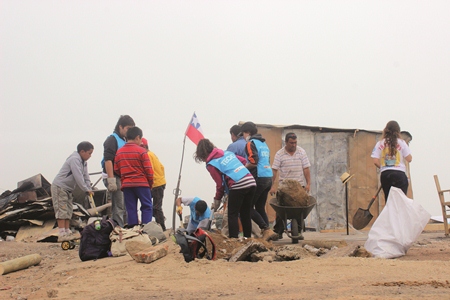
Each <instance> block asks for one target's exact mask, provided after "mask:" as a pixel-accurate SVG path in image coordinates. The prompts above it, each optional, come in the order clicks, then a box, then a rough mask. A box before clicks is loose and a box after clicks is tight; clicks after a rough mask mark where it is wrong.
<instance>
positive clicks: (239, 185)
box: [230, 173, 256, 190]
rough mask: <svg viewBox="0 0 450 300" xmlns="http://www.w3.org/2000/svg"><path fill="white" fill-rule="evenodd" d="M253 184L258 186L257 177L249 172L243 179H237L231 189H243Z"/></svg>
mask: <svg viewBox="0 0 450 300" xmlns="http://www.w3.org/2000/svg"><path fill="white" fill-rule="evenodd" d="M251 186H256V181H255V178H254V177H253V175H252V174H250V173H249V174H247V175H245V176H244V177H242V179H240V180H238V181H236V182H235V183H234V184H233V185H232V186H231V187H230V190H241V189H246V188H249V187H251Z"/></svg>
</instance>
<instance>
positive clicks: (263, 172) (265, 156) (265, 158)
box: [252, 139, 273, 177]
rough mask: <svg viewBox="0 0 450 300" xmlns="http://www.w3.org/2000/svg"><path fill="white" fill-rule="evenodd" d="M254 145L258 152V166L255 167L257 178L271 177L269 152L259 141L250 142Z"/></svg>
mask: <svg viewBox="0 0 450 300" xmlns="http://www.w3.org/2000/svg"><path fill="white" fill-rule="evenodd" d="M252 142H253V143H255V146H256V149H257V150H258V158H259V160H258V164H257V165H256V171H257V174H258V177H272V175H273V173H272V168H271V167H270V150H269V147H267V144H266V143H263V142H261V141H260V140H256V139H254V140H252Z"/></svg>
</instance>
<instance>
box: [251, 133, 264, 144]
mask: <svg viewBox="0 0 450 300" xmlns="http://www.w3.org/2000/svg"><path fill="white" fill-rule="evenodd" d="M250 140H258V141H261V142H265V141H266V139H265V138H263V137H262V135H261V134H259V133H257V134H255V135H252V136H251V137H250Z"/></svg>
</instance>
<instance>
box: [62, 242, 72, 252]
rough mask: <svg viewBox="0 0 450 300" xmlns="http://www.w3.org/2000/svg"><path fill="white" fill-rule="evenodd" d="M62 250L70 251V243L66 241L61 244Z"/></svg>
mask: <svg viewBox="0 0 450 300" xmlns="http://www.w3.org/2000/svg"><path fill="white" fill-rule="evenodd" d="M61 248H62V249H63V250H69V249H70V243H69V242H68V241H64V242H62V243H61Z"/></svg>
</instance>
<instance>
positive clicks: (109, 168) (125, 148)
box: [52, 115, 166, 241]
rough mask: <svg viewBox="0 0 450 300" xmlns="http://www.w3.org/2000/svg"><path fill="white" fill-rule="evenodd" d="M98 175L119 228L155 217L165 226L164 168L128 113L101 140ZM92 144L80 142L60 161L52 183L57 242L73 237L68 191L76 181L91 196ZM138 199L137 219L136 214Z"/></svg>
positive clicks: (72, 188) (71, 197) (73, 187)
mask: <svg viewBox="0 0 450 300" xmlns="http://www.w3.org/2000/svg"><path fill="white" fill-rule="evenodd" d="M103 147H104V151H103V159H102V177H103V182H104V184H105V187H106V188H107V190H108V195H109V197H110V200H111V203H112V209H111V210H112V213H111V215H112V219H113V220H114V221H115V222H116V223H117V225H118V226H121V227H124V226H129V227H132V226H134V225H137V224H139V223H142V224H146V223H148V222H151V221H152V218H153V217H154V218H155V221H156V222H157V223H158V224H159V225H161V227H162V229H163V230H166V227H165V217H164V213H163V210H162V201H163V197H164V189H165V186H166V179H165V174H164V166H163V165H162V164H161V162H160V161H159V159H158V157H157V156H156V155H155V154H154V153H153V152H151V151H150V150H148V141H147V140H146V139H145V138H144V137H143V132H142V129H140V128H139V127H137V126H135V123H134V120H133V119H132V118H131V117H130V116H129V115H122V116H120V118H119V120H118V121H117V124H116V126H115V128H114V131H113V133H112V134H111V135H109V136H108V137H107V138H106V140H105V142H104V143H103ZM93 151H94V146H93V145H92V144H91V143H89V142H81V143H80V144H79V145H78V147H77V151H76V152H74V153H73V154H72V155H71V156H69V158H68V159H67V160H66V161H65V163H64V164H63V167H62V168H61V170H60V171H59V173H58V175H57V176H56V178H55V180H54V181H53V183H52V201H53V207H54V210H55V217H56V220H57V224H58V228H59V234H58V241H67V240H71V239H75V238H77V235H78V234H77V233H73V232H71V231H70V219H71V218H72V201H73V196H72V191H73V190H74V189H75V187H76V186H77V185H78V186H79V187H80V188H81V190H82V191H84V192H85V193H86V194H87V195H88V196H92V195H93V193H94V192H93V190H92V186H91V182H90V179H89V173H88V169H87V160H88V159H89V158H90V157H91V155H92V152H93ZM138 200H139V201H140V210H141V220H139V218H138Z"/></svg>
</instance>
